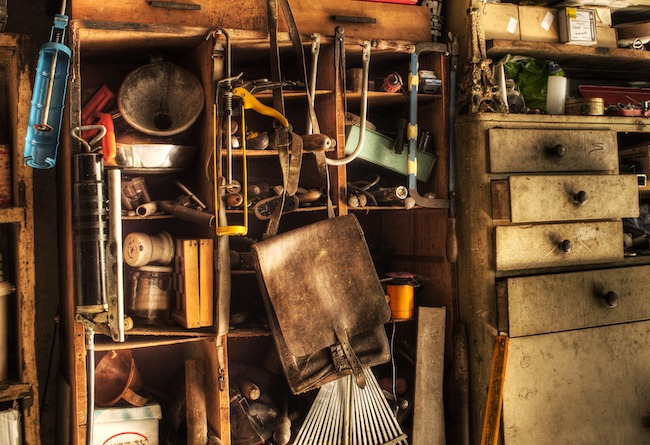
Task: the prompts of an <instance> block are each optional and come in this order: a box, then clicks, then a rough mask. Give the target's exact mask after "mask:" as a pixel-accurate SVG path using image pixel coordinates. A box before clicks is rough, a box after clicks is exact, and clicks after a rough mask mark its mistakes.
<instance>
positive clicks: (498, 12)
mask: <svg viewBox="0 0 650 445" xmlns="http://www.w3.org/2000/svg"><path fill="white" fill-rule="evenodd" d="M481 20H482V23H483V33H484V34H485V38H486V39H499V40H521V37H520V31H519V7H518V6H517V5H514V4H510V3H484V4H482V5H481Z"/></svg>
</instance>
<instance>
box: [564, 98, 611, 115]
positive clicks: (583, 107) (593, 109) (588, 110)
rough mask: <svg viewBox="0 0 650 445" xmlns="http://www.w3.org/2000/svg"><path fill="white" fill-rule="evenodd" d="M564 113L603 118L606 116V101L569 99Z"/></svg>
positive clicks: (598, 99) (599, 99) (600, 99)
mask: <svg viewBox="0 0 650 445" xmlns="http://www.w3.org/2000/svg"><path fill="white" fill-rule="evenodd" d="M564 112H565V114H572V115H578V116H602V115H604V114H605V101H603V99H602V98H601V97H594V98H591V99H585V98H578V99H567V100H566V104H565V108H564Z"/></svg>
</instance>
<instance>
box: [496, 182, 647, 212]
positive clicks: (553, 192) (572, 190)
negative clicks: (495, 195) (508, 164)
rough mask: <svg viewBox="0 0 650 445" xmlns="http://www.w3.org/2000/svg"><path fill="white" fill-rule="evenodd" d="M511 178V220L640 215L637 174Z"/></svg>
mask: <svg viewBox="0 0 650 445" xmlns="http://www.w3.org/2000/svg"><path fill="white" fill-rule="evenodd" d="M509 179H510V181H509V182H510V218H511V221H512V222H535V221H540V222H541V221H571V220H595V219H617V218H632V217H636V216H639V190H638V186H637V178H636V175H621V176H618V175H555V176H511V177H510V178H509ZM582 199H584V202H581V201H582Z"/></svg>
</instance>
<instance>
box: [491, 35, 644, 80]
mask: <svg viewBox="0 0 650 445" xmlns="http://www.w3.org/2000/svg"><path fill="white" fill-rule="evenodd" d="M486 48H487V55H488V57H489V58H491V59H492V61H493V62H495V61H497V60H499V59H500V58H501V57H503V56H505V55H506V54H513V55H515V54H516V55H522V56H530V57H534V58H536V59H541V60H552V61H554V62H557V63H559V64H560V66H561V67H562V68H564V69H565V70H566V69H567V68H571V69H584V70H586V71H588V72H593V71H595V72H598V73H601V74H602V73H606V72H612V73H621V74H627V75H629V74H630V73H637V74H646V75H647V72H648V70H650V52H648V51H637V50H633V49H626V48H602V47H597V46H580V45H566V44H558V43H544V42H529V41H524V40H488V41H486Z"/></svg>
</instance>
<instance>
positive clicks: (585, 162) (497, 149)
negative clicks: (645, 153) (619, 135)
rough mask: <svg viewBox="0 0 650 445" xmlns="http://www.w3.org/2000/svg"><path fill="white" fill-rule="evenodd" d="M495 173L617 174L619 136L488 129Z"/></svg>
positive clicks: (492, 165) (561, 131)
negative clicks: (589, 172) (585, 172)
mask: <svg viewBox="0 0 650 445" xmlns="http://www.w3.org/2000/svg"><path fill="white" fill-rule="evenodd" d="M488 136H489V151H490V171H491V172H492V173H515V172H520V173H526V172H577V171H609V172H616V173H618V144H617V142H616V133H615V132H614V131H609V130H555V129H548V130H537V129H535V130H533V129H506V128H491V129H490V130H488Z"/></svg>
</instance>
